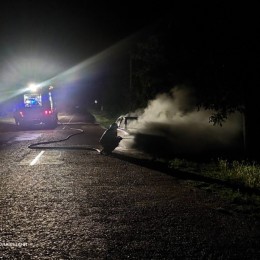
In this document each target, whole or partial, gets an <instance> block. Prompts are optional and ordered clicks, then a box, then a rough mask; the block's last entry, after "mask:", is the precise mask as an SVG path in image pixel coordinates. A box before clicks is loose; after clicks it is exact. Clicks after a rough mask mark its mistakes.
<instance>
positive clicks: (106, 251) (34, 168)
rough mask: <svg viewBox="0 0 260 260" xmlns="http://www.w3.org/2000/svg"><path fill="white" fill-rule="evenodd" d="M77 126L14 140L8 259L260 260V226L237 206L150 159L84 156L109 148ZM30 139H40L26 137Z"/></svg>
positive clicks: (119, 153) (9, 160)
mask: <svg viewBox="0 0 260 260" xmlns="http://www.w3.org/2000/svg"><path fill="white" fill-rule="evenodd" d="M67 119H68V120H70V118H69V117H68V118H67ZM71 122H74V124H73V126H72V125H71V126H70V125H65V124H64V125H59V126H58V127H57V128H56V129H55V130H29V131H26V132H24V131H22V132H20V131H18V132H15V133H14V132H10V133H9V132H6V133H5V135H8V137H9V138H7V137H6V138H5V139H2V140H3V142H2V143H1V146H0V167H1V168H0V169H1V170H0V211H1V214H0V234H1V236H0V259H259V258H260V250H259V248H260V247H259V238H260V236H259V235H260V232H259V223H257V222H256V221H255V220H254V219H251V218H249V217H247V216H245V215H242V214H238V213H235V212H229V211H226V210H225V208H226V207H228V204H229V202H227V201H224V200H223V199H220V198H219V197H218V196H217V195H216V194H212V193H208V192H206V191H203V190H200V189H197V188H195V187H193V186H191V185H190V184H189V183H188V182H187V181H185V180H182V179H180V178H178V177H176V176H177V175H176V176H174V173H173V174H172V175H169V174H165V173H164V172H162V171H160V169H156V170H155V169H153V167H152V163H151V167H147V160H146V161H145V163H144V161H142V160H141V159H140V160H139V161H138V162H139V163H135V162H137V161H136V160H132V161H131V160H129V155H127V154H126V153H125V152H126V151H125V150H122V149H121V150H120V149H118V150H116V151H115V153H114V154H113V155H112V156H102V155H100V154H99V153H98V152H96V151H90V150H88V149H84V148H87V147H95V148H100V147H99V143H98V139H99V137H100V136H101V134H102V132H103V131H104V129H102V128H101V127H100V126H99V125H96V124H83V125H77V124H76V123H77V122H76V121H73V120H71ZM75 129H83V130H84V133H83V134H79V135H75V136H73V137H72V138H70V139H69V140H67V141H66V142H61V143H57V144H52V147H53V149H29V148H28V145H29V144H31V143H32V142H35V141H39V142H43V141H48V140H57V139H62V138H65V137H66V136H68V135H69V134H72V133H75V131H76V130H75ZM25 133H26V134H27V135H28V134H29V136H35V135H36V134H37V133H38V134H40V135H39V136H37V137H36V139H34V140H29V139H28V138H27V139H26V138H24V139H21V138H20V139H19V138H18V139H17V137H22V136H23V135H24V134H25ZM0 136H3V133H0ZM62 146H64V149H60V148H61V147H62ZM57 147H59V149H58V148H57ZM72 148H73V149H72ZM40 153H41V155H40V156H39V154H40ZM124 153H125V154H124ZM37 156H38V159H37V160H36V162H35V163H34V164H33V165H32V164H31V163H32V161H33V160H35V158H37ZM148 164H149V161H148Z"/></svg>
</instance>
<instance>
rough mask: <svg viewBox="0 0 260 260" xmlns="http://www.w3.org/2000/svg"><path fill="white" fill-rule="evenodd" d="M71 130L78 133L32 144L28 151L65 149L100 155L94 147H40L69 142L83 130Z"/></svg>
mask: <svg viewBox="0 0 260 260" xmlns="http://www.w3.org/2000/svg"><path fill="white" fill-rule="evenodd" d="M70 129H72V130H77V131H79V132H77V133H74V134H70V135H68V136H67V137H66V138H64V139H59V140H54V141H47V142H38V143H33V144H30V145H29V146H28V148H30V149H54V150H55V149H67V150H90V151H96V152H98V153H100V150H99V149H96V148H94V147H88V146H85V147H76V146H41V145H46V144H53V143H60V142H64V141H67V140H69V139H70V138H71V137H73V136H75V135H80V134H83V133H84V130H82V129H76V128H70Z"/></svg>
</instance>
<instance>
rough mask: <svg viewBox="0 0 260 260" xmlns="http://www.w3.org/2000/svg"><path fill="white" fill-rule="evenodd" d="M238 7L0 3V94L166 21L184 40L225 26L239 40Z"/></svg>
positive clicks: (163, 3) (223, 4) (213, 4)
mask: <svg viewBox="0 0 260 260" xmlns="http://www.w3.org/2000/svg"><path fill="white" fill-rule="evenodd" d="M166 3H167V4H166ZM240 7H241V8H240V10H238V9H237V4H236V5H233V4H229V6H227V4H226V1H211V4H204V3H197V2H196V3H194V1H114V2H113V1H80V0H75V1H57V0H52V1H47V0H46V1H33V0H31V1H29V0H28V1H25V0H19V1H14V0H9V1H1V4H0V90H1V91H3V90H5V91H6V90H8V89H10V88H14V87H17V86H18V85H19V84H26V83H27V82H28V81H30V80H34V81H38V80H40V81H44V80H47V79H49V78H52V77H54V76H55V75H57V74H59V73H61V72H63V71H66V70H67V69H69V68H71V67H73V66H75V65H77V64H79V63H80V62H82V61H85V60H86V59H88V58H90V57H92V56H93V55H96V54H98V53H100V52H102V51H104V50H106V49H107V48H109V47H110V46H112V45H114V44H116V43H117V42H119V41H120V40H122V39H125V38H127V37H128V36H130V35H132V34H135V33H136V32H138V31H140V30H142V29H144V28H147V27H149V26H150V25H152V24H154V23H156V21H158V20H160V19H167V18H168V17H170V18H171V21H172V23H173V24H174V26H176V28H177V27H178V30H182V28H183V33H182V35H183V36H184V37H187V38H186V39H189V34H190V35H193V36H192V37H195V38H194V39H195V40H196V35H197V34H196V30H197V29H198V31H200V32H203V33H202V34H201V35H205V37H207V34H208V33H209V32H212V31H214V30H215V29H214V27H215V26H219V24H222V25H221V26H222V28H225V23H226V22H227V21H228V23H227V26H229V27H227V29H226V32H227V35H228V37H230V35H232V33H233V32H232V30H236V36H239V30H240V28H241V30H243V31H245V30H248V28H246V29H245V28H242V27H243V25H244V22H243V21H245V22H246V19H248V18H247V17H246V15H247V13H243V6H242V5H241V6H240ZM232 17H235V20H234V21H232V19H229V18H232ZM240 18H241V19H240ZM225 19H227V20H225ZM194 21H198V24H194ZM236 21H238V23H239V24H237V22H236ZM207 23H209V24H208V25H207ZM205 25H206V26H205ZM201 28H203V30H204V31H203V30H202V31H201ZM229 29H230V30H231V32H230V34H229ZM233 38H234V39H235V37H233ZM240 38H243V37H240ZM238 39H239V38H238ZM176 40H177V41H182V40H183V39H176ZM191 40H192V39H191ZM224 40H225V39H224ZM202 42H203V39H202ZM76 74H77V73H75V75H73V77H74V76H75V77H76V76H77V75H76ZM0 101H1V100H0Z"/></svg>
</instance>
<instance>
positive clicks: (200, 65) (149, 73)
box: [104, 1, 260, 158]
mask: <svg viewBox="0 0 260 260" xmlns="http://www.w3.org/2000/svg"><path fill="white" fill-rule="evenodd" d="M183 10H184V11H185V12H178V10H176V11H175V12H170V13H168V14H167V13H166V14H165V17H163V19H160V20H159V21H158V22H157V23H155V25H154V26H153V29H152V30H149V32H146V34H145V35H144V37H143V38H142V39H141V40H139V41H138V42H137V43H136V44H135V46H134V48H132V49H131V53H130V55H128V54H127V55H126V59H125V60H126V61H125V63H124V66H120V65H119V66H118V67H117V68H120V69H119V70H118V71H117V75H118V76H119V77H120V78H121V80H120V82H119V80H118V77H113V76H112V74H110V75H111V78H110V80H109V82H110V83H109V84H108V82H107V83H106V84H107V89H106V90H105V91H104V99H105V100H106V102H107V106H108V107H109V106H111V107H113V106H114V107H115V104H117V108H116V109H120V108H121V109H122V108H124V109H126V110H134V109H137V108H141V107H146V105H147V102H148V101H149V100H151V99H153V98H154V97H155V96H156V95H157V94H158V93H164V92H167V91H169V90H170V89H172V88H173V87H174V86H176V85H178V84H187V85H189V86H191V87H193V88H194V89H195V93H196V95H197V101H198V102H197V106H198V108H205V109H212V110H214V111H215V113H213V114H212V116H211V117H210V118H209V121H211V122H212V123H213V124H222V123H223V122H224V121H225V120H226V119H227V118H228V116H229V115H230V114H231V113H233V112H235V111H239V112H241V113H243V114H244V118H245V133H246V140H245V141H246V156H247V157H250V158H259V157H260V153H259V152H258V149H259V147H260V138H259V133H260V124H259V123H258V118H259V112H258V111H260V102H259V98H258V94H257V93H258V92H257V89H258V86H259V76H258V75H259V73H258V71H257V63H259V62H258V53H259V52H258V49H259V44H258V40H257V39H258V32H259V30H258V24H259V23H258V15H256V13H255V12H254V7H253V6H252V7H251V6H249V7H248V6H245V5H240V6H239V4H236V5H232V4H229V5H227V4H226V3H225V2H224V1H213V3H211V4H209V5H208V6H203V5H199V4H198V5H197V6H196V8H186V9H185V8H184V9H183ZM255 10H257V9H255ZM114 75H115V74H114ZM112 99H113V101H112ZM111 101H112V102H111ZM111 103H112V104H111ZM116 109H115V110H116ZM121 111H122V110H121ZM258 154H259V155H258Z"/></svg>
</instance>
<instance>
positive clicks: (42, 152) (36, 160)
mask: <svg viewBox="0 0 260 260" xmlns="http://www.w3.org/2000/svg"><path fill="white" fill-rule="evenodd" d="M44 152H45V151H41V152H40V153H39V154H38V155H37V156H36V157H35V158H34V159H33V160H32V161H31V163H30V166H33V165H35V164H36V163H37V162H38V160H39V159H40V157H41V156H42V155H43V154H44Z"/></svg>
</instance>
